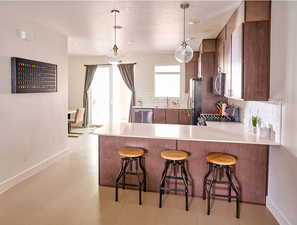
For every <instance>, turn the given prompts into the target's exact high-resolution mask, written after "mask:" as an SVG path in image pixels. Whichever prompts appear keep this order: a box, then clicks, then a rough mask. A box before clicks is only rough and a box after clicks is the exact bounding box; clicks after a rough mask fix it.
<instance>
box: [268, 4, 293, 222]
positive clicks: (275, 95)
mask: <svg viewBox="0 0 297 225" xmlns="http://www.w3.org/2000/svg"><path fill="white" fill-rule="evenodd" d="M296 21H297V2H278V1H273V2H272V27H271V28H272V30H271V84H270V87H271V93H270V97H271V100H272V101H281V102H282V103H283V107H282V146H281V148H276V149H275V148H271V150H270V156H269V185H268V198H267V205H268V207H269V208H270V209H271V211H272V212H273V214H274V215H275V217H276V218H277V219H278V221H279V223H280V224H281V225H284V224H290V225H295V224H297V214H296V213H297V120H296V112H297V88H296V84H297V26H296Z"/></svg>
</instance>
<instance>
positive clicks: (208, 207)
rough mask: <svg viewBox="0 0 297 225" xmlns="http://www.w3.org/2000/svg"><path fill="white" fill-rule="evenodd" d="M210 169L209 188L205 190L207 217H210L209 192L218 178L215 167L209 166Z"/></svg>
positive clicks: (210, 195)
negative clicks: (211, 174) (211, 175)
mask: <svg viewBox="0 0 297 225" xmlns="http://www.w3.org/2000/svg"><path fill="white" fill-rule="evenodd" d="M211 167H212V169H211V171H212V173H213V177H212V179H211V180H210V183H209V187H208V190H207V215H210V200H211V197H212V194H211V191H212V187H213V184H215V183H216V182H217V176H218V168H217V166H215V165H211Z"/></svg>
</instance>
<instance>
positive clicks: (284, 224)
mask: <svg viewBox="0 0 297 225" xmlns="http://www.w3.org/2000/svg"><path fill="white" fill-rule="evenodd" d="M266 207H267V208H268V209H269V211H270V212H271V214H272V215H273V216H274V218H275V219H276V220H277V222H278V223H279V224H280V225H293V224H292V223H290V221H289V220H288V219H287V218H286V217H285V215H284V214H283V212H282V211H281V210H280V209H279V208H278V207H277V206H276V204H275V203H274V202H273V201H272V200H271V199H270V198H269V197H267V198H266Z"/></svg>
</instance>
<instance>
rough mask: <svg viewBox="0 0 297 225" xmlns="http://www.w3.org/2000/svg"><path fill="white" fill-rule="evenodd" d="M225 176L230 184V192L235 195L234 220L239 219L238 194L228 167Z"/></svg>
mask: <svg viewBox="0 0 297 225" xmlns="http://www.w3.org/2000/svg"><path fill="white" fill-rule="evenodd" d="M226 175H227V178H228V181H229V182H230V186H231V188H232V190H233V191H234V192H235V195H236V218H239V217H240V209H239V207H240V194H239V190H238V189H237V188H236V186H235V185H234V183H233V180H232V172H231V168H230V167H228V168H227V169H226Z"/></svg>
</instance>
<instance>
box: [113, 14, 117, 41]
mask: <svg viewBox="0 0 297 225" xmlns="http://www.w3.org/2000/svg"><path fill="white" fill-rule="evenodd" d="M116 26H117V12H116V11H115V12H114V27H113V28H114V44H115V45H116V44H117V27H116Z"/></svg>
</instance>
